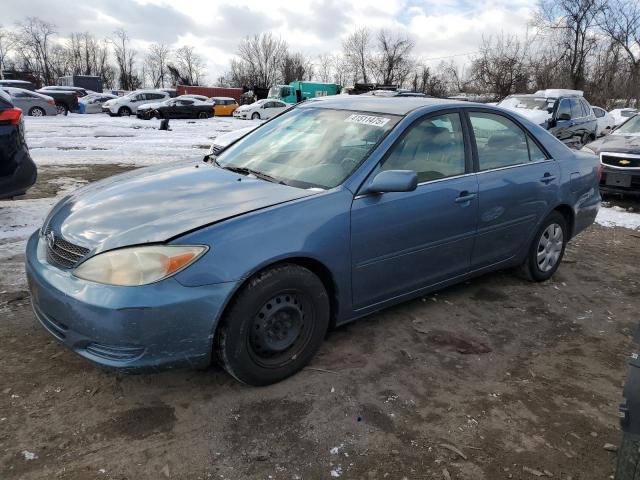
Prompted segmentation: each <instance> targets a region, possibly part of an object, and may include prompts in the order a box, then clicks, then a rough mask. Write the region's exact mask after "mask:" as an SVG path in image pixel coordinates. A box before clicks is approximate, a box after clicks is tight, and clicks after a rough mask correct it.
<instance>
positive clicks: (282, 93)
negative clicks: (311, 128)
mask: <svg viewBox="0 0 640 480" xmlns="http://www.w3.org/2000/svg"><path fill="white" fill-rule="evenodd" d="M341 89H342V86H341V85H338V84H337V83H320V82H301V81H298V80H296V81H295V82H291V83H290V84H289V85H274V86H273V87H271V89H270V90H269V98H273V99H277V100H280V101H282V102H285V103H291V104H293V103H298V102H302V101H304V100H308V99H309V98H315V97H326V96H328V95H337V94H338V93H340V90H341Z"/></svg>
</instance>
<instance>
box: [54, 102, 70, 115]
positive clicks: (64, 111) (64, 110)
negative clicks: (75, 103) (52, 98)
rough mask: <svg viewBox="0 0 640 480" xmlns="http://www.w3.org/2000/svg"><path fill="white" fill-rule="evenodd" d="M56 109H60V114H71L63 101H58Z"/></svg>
mask: <svg viewBox="0 0 640 480" xmlns="http://www.w3.org/2000/svg"><path fill="white" fill-rule="evenodd" d="M56 110H57V111H58V115H68V114H69V109H68V108H67V106H66V105H64V104H62V103H57V104H56Z"/></svg>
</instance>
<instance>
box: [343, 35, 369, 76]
mask: <svg viewBox="0 0 640 480" xmlns="http://www.w3.org/2000/svg"><path fill="white" fill-rule="evenodd" d="M342 49H343V51H344V56H345V58H346V59H347V61H348V63H349V65H350V67H351V71H352V73H353V82H354V83H356V82H357V81H358V80H362V81H363V82H364V83H368V82H369V80H370V76H369V68H370V66H371V61H372V53H371V35H370V33H369V30H368V29H367V28H366V27H363V28H360V29H358V30H356V31H354V32H353V33H351V34H350V35H349V36H348V37H347V38H346V39H345V41H344V42H343V43H342Z"/></svg>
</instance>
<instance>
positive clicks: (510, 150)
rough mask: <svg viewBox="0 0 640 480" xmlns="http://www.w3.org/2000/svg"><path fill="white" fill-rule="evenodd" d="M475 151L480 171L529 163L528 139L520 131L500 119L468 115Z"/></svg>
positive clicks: (490, 116) (498, 117) (475, 113)
mask: <svg viewBox="0 0 640 480" xmlns="http://www.w3.org/2000/svg"><path fill="white" fill-rule="evenodd" d="M469 118H470V120H471V127H472V128H473V134H474V136H475V138H476V146H477V148H478V162H479V163H480V170H491V169H493V168H502V167H510V166H512V165H521V164H524V163H527V162H528V161H529V149H528V147H527V137H526V136H525V133H524V132H523V131H522V129H521V128H520V127H519V126H518V125H516V124H515V123H513V122H512V121H511V120H509V119H508V118H506V117H503V116H502V115H495V114H493V113H483V112H469Z"/></svg>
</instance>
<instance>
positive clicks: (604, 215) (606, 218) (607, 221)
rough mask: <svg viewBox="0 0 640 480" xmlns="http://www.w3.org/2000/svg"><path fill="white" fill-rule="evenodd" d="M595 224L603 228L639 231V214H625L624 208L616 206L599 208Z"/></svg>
mask: <svg viewBox="0 0 640 480" xmlns="http://www.w3.org/2000/svg"><path fill="white" fill-rule="evenodd" d="M596 223H598V224H600V225H603V226H605V227H624V228H630V229H631V230H638V229H640V214H639V213H634V212H627V211H626V210H625V209H624V208H621V207H618V206H614V207H600V211H598V216H597V217H596Z"/></svg>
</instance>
